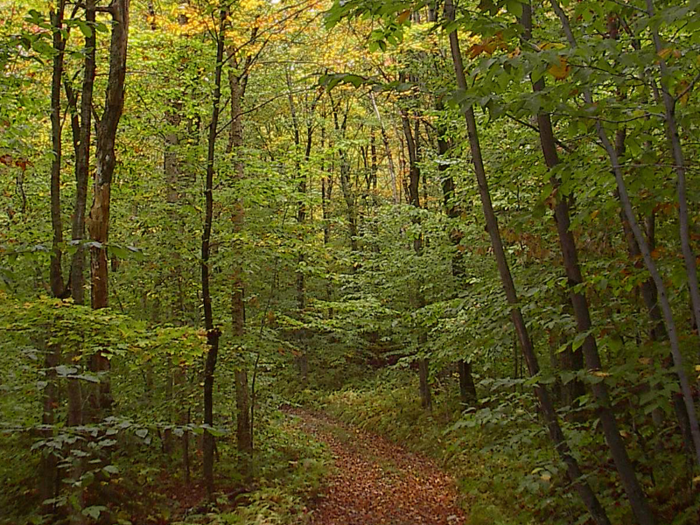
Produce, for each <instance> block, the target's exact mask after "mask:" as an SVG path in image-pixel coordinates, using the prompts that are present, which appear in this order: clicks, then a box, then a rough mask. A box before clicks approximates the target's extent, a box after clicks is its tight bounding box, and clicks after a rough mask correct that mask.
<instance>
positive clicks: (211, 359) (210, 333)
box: [201, 9, 227, 498]
mask: <svg viewBox="0 0 700 525" xmlns="http://www.w3.org/2000/svg"><path fill="white" fill-rule="evenodd" d="M226 18H227V13H226V10H225V9H221V10H220V12H219V31H218V34H217V35H216V38H217V40H216V65H215V74H214V93H213V100H212V116H211V123H210V124H209V133H208V135H209V136H208V143H207V170H206V177H205V182H204V199H205V211H204V229H203V231H202V262H201V271H202V302H203V306H204V328H205V330H206V331H207V344H208V346H209V350H208V352H207V359H206V362H205V366H204V424H205V425H206V426H208V427H212V426H213V425H214V372H215V370H216V360H217V357H218V355H219V338H220V337H221V330H220V329H219V328H218V327H217V328H215V327H214V315H213V312H212V304H211V290H210V283H209V273H210V268H209V259H210V255H211V232H212V223H213V220H214V193H213V192H214V155H215V146H216V137H217V131H218V125H219V113H220V111H221V108H220V104H221V75H222V69H223V60H224V38H225V26H226ZM214 445H215V443H214V435H213V434H212V433H211V432H208V431H205V432H204V436H203V440H202V449H203V450H202V452H203V459H202V471H203V475H204V484H205V486H206V490H207V495H208V497H209V498H211V497H212V495H213V493H214Z"/></svg>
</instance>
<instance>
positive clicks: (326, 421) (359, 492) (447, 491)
mask: <svg viewBox="0 0 700 525" xmlns="http://www.w3.org/2000/svg"><path fill="white" fill-rule="evenodd" d="M289 413H290V414H291V415H293V416H296V418H298V419H297V421H298V425H299V426H300V427H301V428H302V429H303V430H304V431H305V432H307V433H309V434H311V435H313V436H314V437H315V438H316V439H318V440H319V441H321V442H323V443H325V444H327V445H328V447H329V448H330V450H331V452H332V454H333V457H334V460H335V467H336V468H335V471H334V473H333V474H332V475H331V476H330V477H329V479H328V480H327V488H326V490H325V491H324V496H323V497H320V498H319V500H318V502H317V504H316V506H315V510H314V513H313V515H312V518H311V525H463V524H464V523H465V515H464V511H463V510H462V509H460V508H459V506H458V505H457V502H456V500H457V493H456V489H455V483H454V480H453V479H452V478H451V477H450V476H448V475H447V474H445V473H444V472H442V471H441V470H440V469H439V468H438V467H437V466H436V465H435V464H434V463H433V462H431V461H430V460H429V459H427V458H425V457H422V456H419V455H416V454H412V453H410V452H408V451H406V450H405V449H403V448H401V447H400V446H398V445H396V444H394V443H391V442H389V441H387V440H385V439H382V438H380V437H378V436H376V435H373V434H371V433H369V432H364V431H362V430H359V429H357V428H353V427H351V426H348V425H344V424H342V423H340V422H338V421H336V420H333V419H331V418H329V417H328V416H325V415H323V414H316V413H313V414H312V413H310V412H307V411H302V410H290V411H289Z"/></svg>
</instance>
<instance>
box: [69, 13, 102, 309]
mask: <svg viewBox="0 0 700 525" xmlns="http://www.w3.org/2000/svg"><path fill="white" fill-rule="evenodd" d="M85 22H86V23H87V25H88V27H89V28H90V33H89V34H88V35H87V36H85V63H84V65H83V86H82V89H81V94H80V129H79V132H78V137H77V138H78V141H77V142H75V141H74V145H75V146H76V150H75V182H76V188H75V208H74V209H73V221H72V224H71V230H72V231H71V239H72V241H73V243H75V245H76V251H75V254H74V255H73V260H72V263H71V276H70V283H71V295H72V297H73V301H74V302H75V304H84V303H85V248H84V246H83V240H84V238H85V210H86V209H87V191H88V180H89V172H90V139H91V136H92V98H93V91H94V82H95V68H96V66H95V47H96V45H97V38H96V36H95V34H96V29H95V0H86V2H85ZM66 86H68V84H66ZM76 109H77V108H76ZM74 138H75V137H74Z"/></svg>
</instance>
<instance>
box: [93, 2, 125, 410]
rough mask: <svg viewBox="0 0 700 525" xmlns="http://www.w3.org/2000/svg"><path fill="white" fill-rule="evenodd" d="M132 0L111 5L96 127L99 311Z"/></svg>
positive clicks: (106, 396) (104, 400) (100, 359)
mask: <svg viewBox="0 0 700 525" xmlns="http://www.w3.org/2000/svg"><path fill="white" fill-rule="evenodd" d="M129 4H130V0H114V2H112V4H111V13H112V20H113V24H112V40H111V43H110V51H109V77H108V81H107V92H106V97H105V108H104V112H103V113H102V118H101V119H100V121H99V122H98V124H97V141H96V146H95V180H94V187H93V201H92V207H91V209H90V216H89V218H88V230H89V233H90V240H91V247H90V255H91V263H90V277H91V298H92V308H93V309H95V310H97V309H100V308H106V307H107V306H108V305H109V287H108V285H109V275H108V272H109V264H108V261H107V241H108V239H109V213H110V209H109V208H110V201H111V189H112V177H113V175H114V168H115V166H116V156H115V151H114V147H115V142H116V137H117V128H118V127H119V120H120V119H121V115H122V110H123V108H124V80H125V77H126V52H127V43H128V39H129ZM92 369H93V371H95V372H98V373H100V372H105V373H107V372H109V360H108V359H107V358H106V357H105V356H104V355H103V354H102V353H101V352H98V353H97V354H95V355H94V356H93V362H92ZM92 401H93V404H92V408H93V417H97V416H98V415H100V414H101V413H102V412H103V411H106V412H109V411H110V410H111V406H112V394H111V387H110V381H109V378H108V377H107V376H106V375H105V376H104V377H102V378H101V379H100V385H99V393H98V394H97V395H95V396H93V397H92Z"/></svg>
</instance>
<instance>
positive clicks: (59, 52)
mask: <svg viewBox="0 0 700 525" xmlns="http://www.w3.org/2000/svg"><path fill="white" fill-rule="evenodd" d="M64 10H65V0H60V1H59V3H58V6H57V7H56V8H54V9H51V11H50V19H51V31H52V33H53V50H54V53H55V54H54V57H53V70H52V77H51V146H52V152H53V159H52V161H51V226H52V229H53V241H52V245H53V249H52V251H51V262H50V267H49V269H50V280H51V294H52V295H53V296H54V297H62V296H63V294H64V292H65V287H64V283H63V272H62V264H61V257H62V250H61V244H62V243H63V223H62V220H61V153H62V147H61V80H62V76H63V58H64V54H63V52H64V49H65V39H64V37H63V32H62V31H63V14H64ZM45 351H46V356H45V358H44V368H45V369H46V387H45V388H44V410H43V414H42V418H41V419H42V421H41V422H42V424H43V425H44V426H45V427H46V430H44V431H43V433H42V434H43V438H44V439H51V438H52V437H53V434H54V431H53V425H54V423H55V409H56V408H57V406H58V396H57V391H58V384H57V377H56V366H58V364H59V361H60V358H61V347H60V346H58V345H55V344H53V345H52V344H49V345H48V347H47V348H46V349H45ZM57 466H58V458H57V457H56V455H55V454H53V453H52V452H50V451H48V452H45V453H44V454H42V458H41V467H40V473H39V478H40V486H39V495H40V497H41V501H42V502H44V501H46V500H49V499H53V498H56V497H57V496H58V490H59V479H58V468H57ZM42 506H43V511H44V512H46V513H49V514H53V513H54V512H55V505H54V504H50V505H43V503H42Z"/></svg>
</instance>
